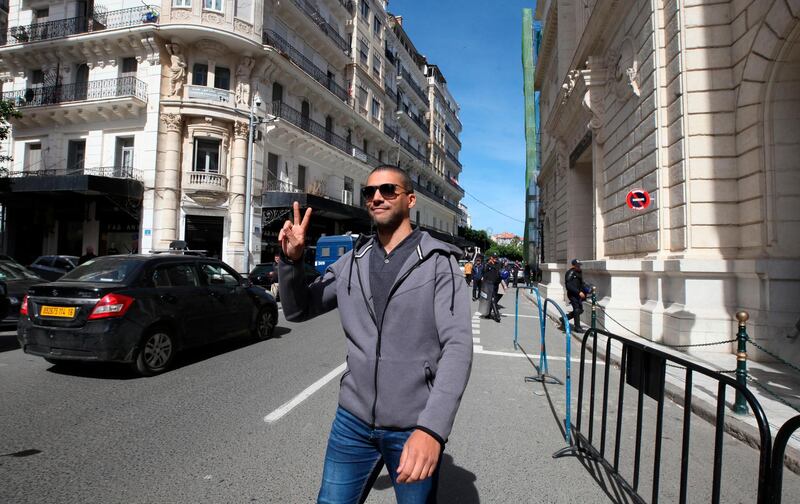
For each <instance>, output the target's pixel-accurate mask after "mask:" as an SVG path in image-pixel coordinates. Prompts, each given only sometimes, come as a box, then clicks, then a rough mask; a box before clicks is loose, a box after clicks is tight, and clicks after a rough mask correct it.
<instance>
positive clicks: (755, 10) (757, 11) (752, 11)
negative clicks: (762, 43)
mask: <svg viewBox="0 0 800 504" xmlns="http://www.w3.org/2000/svg"><path fill="white" fill-rule="evenodd" d="M778 3H783V2H780V1H772V2H769V1H763V0H762V1H758V0H756V1H755V2H753V3H751V4H750V5H748V6H747V22H748V23H750V24H751V25H752V24H753V23H757V24H759V23H761V21H762V20H763V19H764V16H765V15H766V14H767V10H769V9H770V8H773V6H774V5H775V4H778Z"/></svg>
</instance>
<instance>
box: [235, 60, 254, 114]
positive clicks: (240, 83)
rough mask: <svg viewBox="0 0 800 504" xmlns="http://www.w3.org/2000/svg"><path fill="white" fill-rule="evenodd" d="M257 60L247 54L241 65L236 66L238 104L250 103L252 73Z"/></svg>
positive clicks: (240, 62)
mask: <svg viewBox="0 0 800 504" xmlns="http://www.w3.org/2000/svg"><path fill="white" fill-rule="evenodd" d="M255 64H256V60H255V59H253V58H251V57H249V56H245V57H244V58H242V59H241V61H239V66H237V67H236V104H237V105H245V106H247V104H249V103H250V74H251V73H253V67H254V66H255Z"/></svg>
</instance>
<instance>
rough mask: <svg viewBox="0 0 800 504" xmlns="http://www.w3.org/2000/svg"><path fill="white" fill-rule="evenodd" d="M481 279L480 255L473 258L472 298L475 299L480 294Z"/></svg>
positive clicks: (481, 263) (481, 265)
mask: <svg viewBox="0 0 800 504" xmlns="http://www.w3.org/2000/svg"><path fill="white" fill-rule="evenodd" d="M482 281H483V261H481V258H480V257H477V258H476V259H475V266H473V268H472V300H473V301H477V300H478V298H479V297H480V295H481V282H482Z"/></svg>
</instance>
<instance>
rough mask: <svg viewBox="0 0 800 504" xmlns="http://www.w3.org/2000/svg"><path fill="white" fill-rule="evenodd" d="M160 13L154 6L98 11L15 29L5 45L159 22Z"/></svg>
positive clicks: (9, 31) (10, 33) (9, 33)
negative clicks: (91, 14) (87, 14)
mask: <svg viewBox="0 0 800 504" xmlns="http://www.w3.org/2000/svg"><path fill="white" fill-rule="evenodd" d="M158 17H159V16H158V12H157V11H155V10H153V9H152V8H151V7H145V6H142V7H133V8H130V9H121V10H115V11H110V12H102V13H101V12H98V13H96V14H95V15H94V16H92V17H86V16H80V17H73V18H67V19H59V20H57V21H46V22H44V23H33V24H30V25H20V26H12V27H11V28H10V29H9V30H8V37H6V40H5V42H4V43H5V44H23V43H27V42H37V41H39V40H49V39H54V38H61V37H69V36H70V35H77V34H79V33H88V32H95V31H101V30H111V29H115V28H124V27H128V26H136V25H140V24H146V23H157V22H158Z"/></svg>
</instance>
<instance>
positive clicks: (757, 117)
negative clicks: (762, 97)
mask: <svg viewBox="0 0 800 504" xmlns="http://www.w3.org/2000/svg"><path fill="white" fill-rule="evenodd" d="M760 122H761V105H758V104H757V105H745V106H740V107H738V109H737V111H736V131H744V130H746V129H747V128H750V127H751V126H753V125H756V124H759V123H760Z"/></svg>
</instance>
